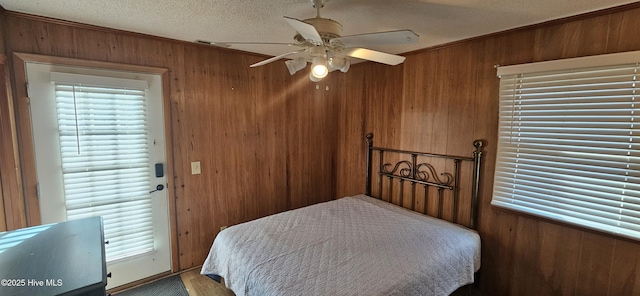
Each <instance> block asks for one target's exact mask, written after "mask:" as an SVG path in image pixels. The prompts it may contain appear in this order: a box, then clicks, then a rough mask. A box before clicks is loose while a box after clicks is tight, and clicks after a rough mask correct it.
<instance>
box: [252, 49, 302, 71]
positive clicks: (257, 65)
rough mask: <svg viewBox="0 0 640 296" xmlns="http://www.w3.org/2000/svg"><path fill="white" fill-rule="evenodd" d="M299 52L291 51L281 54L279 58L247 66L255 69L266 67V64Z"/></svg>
mask: <svg viewBox="0 0 640 296" xmlns="http://www.w3.org/2000/svg"><path fill="white" fill-rule="evenodd" d="M299 52H301V51H300V50H296V51H292V52H288V53H283V54H281V55H279V56H275V57H272V58H270V59H266V60H264V61H262V62H257V63H255V64H253V65H251V66H249V67H251V68H255V67H259V66H262V65H266V64H268V63H271V62H275V61H277V60H279V59H281V58H284V57H286V56H289V55H292V54H296V53H299Z"/></svg>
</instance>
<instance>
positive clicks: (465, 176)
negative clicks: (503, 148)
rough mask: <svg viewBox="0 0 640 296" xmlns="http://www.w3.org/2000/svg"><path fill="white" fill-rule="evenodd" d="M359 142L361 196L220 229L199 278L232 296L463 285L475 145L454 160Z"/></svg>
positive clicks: (473, 268)
mask: <svg viewBox="0 0 640 296" xmlns="http://www.w3.org/2000/svg"><path fill="white" fill-rule="evenodd" d="M366 139H367V140H366V143H367V150H366V163H367V165H366V170H367V171H366V184H365V194H362V195H356V196H350V197H343V198H339V199H336V200H332V201H329V202H324V203H320V204H315V205H311V206H307V207H304V208H300V209H296V210H291V211H287V212H283V213H279V214H275V215H271V216H268V217H264V218H260V219H257V220H253V221H249V222H246V223H242V224H238V225H235V226H232V227H229V228H227V229H225V230H223V231H221V232H220V233H219V234H218V235H217V237H216V238H215V240H214V242H213V245H212V247H211V251H210V252H209V255H208V257H207V259H206V261H205V262H204V264H203V266H202V270H201V273H202V274H204V275H208V276H210V277H212V278H214V279H220V278H223V279H224V283H225V285H226V286H227V287H228V288H229V289H231V290H232V291H233V292H234V293H235V294H236V295H237V296H244V295H247V296H249V295H260V296H266V295H450V294H451V293H452V292H454V291H455V290H457V289H458V288H460V287H462V286H464V285H467V284H470V283H473V282H474V274H475V273H476V272H477V271H478V270H479V268H480V237H479V235H478V233H477V232H476V231H475V230H474V228H475V225H476V216H477V204H478V202H477V201H478V190H479V188H478V186H479V181H480V164H481V156H482V151H481V148H482V142H481V141H475V142H474V146H475V147H476V149H475V151H474V152H473V157H458V156H450V155H439V154H430V153H423V152H414V151H404V150H396V149H388V148H380V147H375V146H373V135H371V134H367V136H366ZM376 153H377V155H378V156H377V162H375V163H374V161H373V158H374V154H376ZM425 159H428V162H427V161H426V160H425ZM374 167H375V171H376V174H375V175H374V174H373V171H374ZM467 180H468V181H467ZM376 181H377V182H376ZM462 181H467V182H462ZM374 183H377V184H376V186H375V188H373V187H374V186H373V184H374ZM463 196H465V197H467V198H462V197H463ZM461 205H463V206H461ZM461 208H464V209H465V210H461ZM431 216H435V217H431Z"/></svg>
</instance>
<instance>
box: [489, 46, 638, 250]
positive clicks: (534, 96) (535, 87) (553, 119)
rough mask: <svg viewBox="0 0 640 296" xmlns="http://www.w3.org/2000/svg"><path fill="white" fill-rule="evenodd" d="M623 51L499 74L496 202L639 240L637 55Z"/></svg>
mask: <svg viewBox="0 0 640 296" xmlns="http://www.w3.org/2000/svg"><path fill="white" fill-rule="evenodd" d="M625 55H626V56H627V57H629V56H631V57H632V58H631V59H627V60H626V61H625V63H622V64H613V65H608V66H603V65H602V64H603V62H602V61H603V60H602V59H605V60H606V59H608V58H611V56H616V55H607V56H602V59H597V58H594V57H589V58H586V59H583V60H581V59H571V60H570V61H569V63H568V64H571V65H574V66H575V65H580V68H572V69H562V68H563V61H560V62H559V63H558V64H556V65H552V64H551V63H550V62H545V63H544V64H545V65H543V66H544V67H542V68H547V69H546V70H547V71H542V72H527V71H528V70H532V69H537V70H539V69H541V67H540V65H536V64H530V65H519V66H517V68H516V69H515V71H514V68H507V69H502V71H501V69H499V70H498V72H499V74H502V75H501V77H500V111H499V116H500V123H499V136H498V137H499V139H498V154H497V161H496V171H495V181H494V188H493V199H492V202H491V204H492V205H494V206H498V207H503V208H507V209H511V210H515V211H520V212H524V213H527V214H531V215H536V216H540V217H545V218H548V219H552V220H556V221H562V222H565V223H570V224H573V225H578V226H582V227H586V228H590V229H595V230H599V231H603V232H607V233H610V234H615V235H620V236H624V237H628V238H633V239H640V102H639V97H640V85H638V78H640V66H639V64H638V62H640V58H638V56H639V55H638V53H637V52H636V53H634V54H631V55H630V54H628V53H626V54H625ZM616 57H617V58H620V56H619V55H617V56H616ZM614 60H615V59H614ZM618 60H619V59H618ZM589 61H596V63H593V65H596V66H591V65H589V64H590V63H589ZM564 65H565V66H566V65H567V64H564ZM528 66H531V67H528ZM548 66H552V67H548ZM554 66H555V68H556V69H551V68H554Z"/></svg>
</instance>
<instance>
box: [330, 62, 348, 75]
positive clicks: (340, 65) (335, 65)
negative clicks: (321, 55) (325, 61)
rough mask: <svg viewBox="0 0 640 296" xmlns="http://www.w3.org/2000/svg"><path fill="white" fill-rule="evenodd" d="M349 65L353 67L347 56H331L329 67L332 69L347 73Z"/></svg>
mask: <svg viewBox="0 0 640 296" xmlns="http://www.w3.org/2000/svg"><path fill="white" fill-rule="evenodd" d="M349 67H351V61H350V60H349V59H347V58H330V59H329V68H330V69H331V71H333V70H340V72H342V73H347V71H349Z"/></svg>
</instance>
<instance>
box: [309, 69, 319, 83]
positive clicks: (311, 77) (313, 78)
mask: <svg viewBox="0 0 640 296" xmlns="http://www.w3.org/2000/svg"><path fill="white" fill-rule="evenodd" d="M309 80H311V81H313V82H320V80H322V78H318V77H315V76H313V71H311V72H310V73H309Z"/></svg>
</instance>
